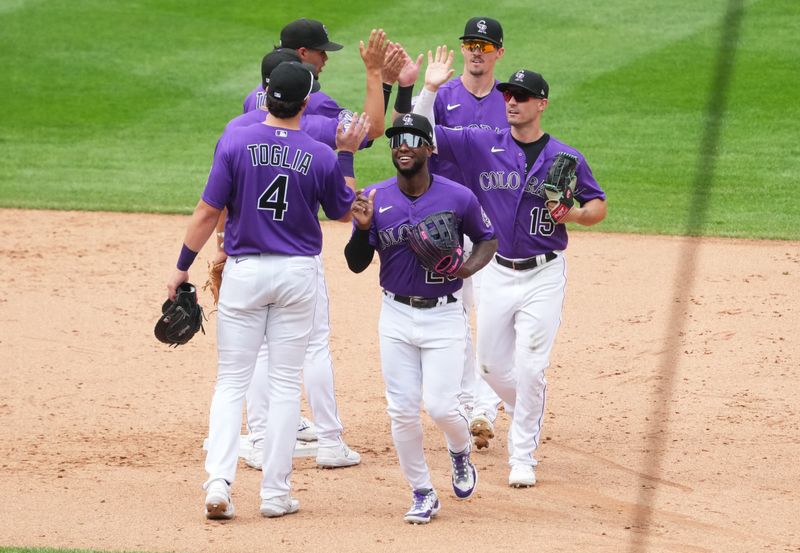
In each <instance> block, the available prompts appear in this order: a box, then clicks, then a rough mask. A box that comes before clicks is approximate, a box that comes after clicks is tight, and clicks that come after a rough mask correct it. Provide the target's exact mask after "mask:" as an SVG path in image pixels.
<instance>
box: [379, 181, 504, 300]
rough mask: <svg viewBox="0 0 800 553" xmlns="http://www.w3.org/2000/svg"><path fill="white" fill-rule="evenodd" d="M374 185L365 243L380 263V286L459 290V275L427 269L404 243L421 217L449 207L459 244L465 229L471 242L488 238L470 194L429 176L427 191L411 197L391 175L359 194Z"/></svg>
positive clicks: (413, 291)
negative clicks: (374, 250) (369, 222)
mask: <svg viewBox="0 0 800 553" xmlns="http://www.w3.org/2000/svg"><path fill="white" fill-rule="evenodd" d="M373 188H374V189H376V193H375V197H374V212H373V218H372V226H371V227H370V234H369V242H370V244H371V245H372V246H373V247H374V248H375V249H376V250H377V251H378V256H379V258H380V261H381V266H380V283H381V286H382V287H383V288H384V289H386V290H388V291H390V292H393V293H395V294H401V295H408V296H423V297H429V298H431V297H439V296H444V295H446V294H451V293H453V292H455V291H457V290H459V289H460V288H461V285H462V281H461V279H458V278H455V277H444V276H442V275H438V274H436V273H432V272H431V271H428V270H426V269H425V268H424V267H423V266H422V265H421V264H420V262H419V259H418V258H417V256H416V254H415V253H414V251H413V250H412V249H411V248H410V247H409V245H408V235H409V232H410V231H411V229H412V228H413V227H414V226H415V225H416V224H417V223H419V222H420V221H421V220H422V219H423V218H424V217H425V216H427V215H430V214H431V213H435V212H437V211H453V212H454V213H455V215H456V221H457V224H458V233H459V239H460V240H461V242H462V244H463V234H464V233H465V232H466V234H467V235H469V236H470V238H472V239H473V241H475V242H482V241H484V240H489V239H491V238H492V237H493V236H494V230H493V228H492V225H491V222H490V221H489V219H488V217H486V216H485V214H483V213H482V211H481V208H480V205H479V204H478V201H477V199H476V198H475V195H474V194H473V193H472V192H470V191H469V190H467V189H466V188H464V187H463V186H461V185H460V184H458V183H455V182H453V181H450V180H448V179H445V178H442V177H439V176H434V178H433V182H432V183H431V187H430V188H429V189H428V191H427V192H425V193H424V194H423V195H422V196H420V197H418V198H416V199H414V200H413V201H412V200H411V199H409V198H408V197H407V196H406V195H405V194H403V193H402V191H400V189H399V187H398V186H397V178H396V177H395V178H391V179H389V180H386V181H383V182H381V183H378V184H375V185H373V186H371V187H368V188H367V189H366V190H365V191H364V193H365V194H368V193H369V191H370V190H372V189H373Z"/></svg>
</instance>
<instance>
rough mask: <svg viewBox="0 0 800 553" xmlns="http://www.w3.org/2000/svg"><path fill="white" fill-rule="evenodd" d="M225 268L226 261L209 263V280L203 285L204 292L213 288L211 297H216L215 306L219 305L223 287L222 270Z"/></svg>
mask: <svg viewBox="0 0 800 553" xmlns="http://www.w3.org/2000/svg"><path fill="white" fill-rule="evenodd" d="M224 268H225V261H217V262H216V263H215V262H213V261H209V262H208V279H207V280H206V283H205V284H204V285H203V290H207V289H209V288H211V295H212V296H214V305H217V303H219V289H220V286H222V270H223V269H224Z"/></svg>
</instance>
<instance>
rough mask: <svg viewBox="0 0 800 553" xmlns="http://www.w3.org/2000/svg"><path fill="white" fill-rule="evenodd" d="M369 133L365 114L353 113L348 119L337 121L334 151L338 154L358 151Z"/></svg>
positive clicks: (367, 119) (367, 117)
mask: <svg viewBox="0 0 800 553" xmlns="http://www.w3.org/2000/svg"><path fill="white" fill-rule="evenodd" d="M367 132H369V116H368V115H367V114H366V113H362V114H361V115H359V114H358V113H353V116H352V117H351V118H349V120H348V119H343V120H342V121H339V126H338V127H337V128H336V149H337V150H339V151H340V152H353V153H355V152H356V150H358V148H359V146H361V143H362V142H364V138H366V136H367Z"/></svg>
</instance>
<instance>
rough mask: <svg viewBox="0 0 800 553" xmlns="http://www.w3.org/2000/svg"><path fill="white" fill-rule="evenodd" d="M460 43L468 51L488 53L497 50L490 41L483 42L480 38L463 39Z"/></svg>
mask: <svg viewBox="0 0 800 553" xmlns="http://www.w3.org/2000/svg"><path fill="white" fill-rule="evenodd" d="M461 45H462V46H464V48H466V49H467V50H469V51H470V52H480V53H482V54H488V53H489V52H494V51H495V50H497V46H495V45H494V44H492V43H491V42H484V41H482V40H465V41H464V42H462V43H461Z"/></svg>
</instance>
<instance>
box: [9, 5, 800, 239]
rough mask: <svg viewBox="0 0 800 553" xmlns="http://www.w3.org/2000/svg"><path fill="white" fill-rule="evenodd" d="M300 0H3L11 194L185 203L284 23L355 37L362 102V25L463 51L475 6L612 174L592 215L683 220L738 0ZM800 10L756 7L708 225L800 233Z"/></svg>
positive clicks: (14, 197) (351, 64)
mask: <svg viewBox="0 0 800 553" xmlns="http://www.w3.org/2000/svg"><path fill="white" fill-rule="evenodd" d="M305 5H306V6H308V9H306V10H305V11H304V12H303V13H300V12H298V11H297V10H296V9H295V8H293V7H287V6H276V5H275V4H274V3H269V4H263V3H262V4H258V3H253V2H244V1H232V2H227V3H224V4H223V3H219V2H211V1H208V0H197V1H195V2H184V1H179V0H173V1H167V0H142V1H139V2H136V3H131V2H115V1H107V0H103V1H100V0H72V1H66V0H64V1H55V0H42V1H36V2H33V1H25V0H0V26H1V27H2V29H3V32H2V33H0V74H2V75H3V76H4V80H5V86H4V87H0V105H2V106H3V111H2V117H0V147H2V156H0V206H4V207H24V208H48V209H86V210H120V211H143V212H174V213H188V212H190V211H191V210H192V209H193V207H194V205H195V203H196V202H197V199H198V197H199V193H200V191H201V189H202V187H203V185H204V183H205V177H206V175H207V173H208V169H209V164H210V160H211V154H212V150H213V147H214V143H215V142H216V139H217V137H218V135H219V133H220V131H221V130H222V128H223V126H224V125H225V123H226V122H227V121H228V120H229V119H231V118H232V117H234V116H236V115H237V114H238V113H239V112H240V111H241V101H242V99H243V97H244V96H245V95H246V94H247V93H248V92H249V91H250V90H251V89H252V88H253V87H254V86H255V85H256V84H257V82H258V81H259V78H260V76H259V66H260V65H259V64H260V59H261V56H262V55H263V54H264V53H265V52H266V51H267V50H268V49H269V48H270V47H271V45H272V44H273V43H274V42H276V41H277V37H278V33H279V29H280V27H281V26H282V25H283V24H284V23H285V22H286V21H289V20H291V19H294V18H296V17H299V16H304V15H307V16H313V17H315V18H317V19H320V20H323V21H324V22H325V23H326V24H327V26H328V29H329V31H330V34H331V38H332V39H333V40H336V41H338V42H342V43H344V44H345V45H346V48H345V49H344V50H342V51H341V52H335V53H332V54H331V57H330V61H329V62H328V65H327V66H326V68H325V71H324V72H323V74H322V76H321V82H322V84H323V86H324V88H325V89H326V90H327V91H328V92H329V93H330V94H331V95H332V96H333V97H334V98H336V99H337V100H338V101H339V103H340V104H342V105H345V106H347V107H351V108H353V109H356V110H359V109H360V106H361V103H362V100H363V68H362V65H361V60H360V58H359V56H358V50H357V43H358V40H359V39H361V38H366V37H367V35H368V32H369V30H370V28H372V27H376V26H382V27H384V28H385V29H386V30H387V31H388V32H389V34H390V37H391V38H392V39H395V40H399V41H400V42H402V43H403V44H404V45H405V46H406V47H407V48H408V49H409V50H410V52H411V53H412V54H416V53H418V52H422V51H425V50H427V49H428V48H430V47H433V46H435V45H436V44H437V43H446V44H448V45H449V46H451V47H455V46H457V45H458V40H457V37H458V36H459V35H460V32H461V30H463V25H464V21H465V20H466V18H467V17H468V16H470V15H473V14H479V13H485V14H486V15H490V16H493V17H496V18H498V19H500V20H501V21H502V23H503V25H504V27H505V34H506V46H507V54H506V56H505V58H504V59H503V60H501V62H500V63H499V71H498V73H499V76H500V77H501V78H506V77H507V76H508V75H509V74H511V73H512V72H513V71H515V70H516V69H518V68H520V67H527V68H531V69H535V70H537V71H540V72H541V73H543V74H544V75H545V77H546V78H547V79H548V80H549V82H550V84H551V103H550V107H549V109H548V111H547V113H546V116H545V128H546V130H548V131H549V132H551V134H553V135H555V136H557V137H559V138H561V139H562V140H564V141H566V142H569V143H572V144H573V145H575V146H576V147H578V148H579V149H581V150H582V151H583V152H584V154H585V155H586V156H587V158H588V160H589V161H590V163H591V165H592V167H593V169H594V172H595V175H596V176H597V178H598V180H599V181H600V183H601V185H603V186H604V188H605V189H606V191H607V193H608V196H609V217H608V219H607V220H606V221H605V222H603V223H602V224H601V225H600V226H598V227H596V228H598V229H599V230H605V231H630V232H643V233H669V234H683V233H685V232H686V224H687V212H688V210H691V209H692V208H693V206H692V201H691V199H692V194H693V186H694V184H695V181H694V175H695V174H696V172H697V170H698V159H699V148H700V146H699V145H700V141H701V137H702V134H703V130H704V123H705V110H706V107H707V101H708V98H709V88H710V86H711V83H712V73H713V70H714V67H715V61H716V56H717V48H718V42H719V36H720V33H721V24H722V21H723V18H724V10H725V7H726V5H727V2H726V1H724V0H707V1H705V2H701V3H698V2H695V1H693V0H665V1H661V2H656V1H655V0H649V1H646V2H645V3H644V4H642V3H631V2H627V1H623V0H609V1H608V2H603V3H600V4H598V3H597V2H591V1H589V0H575V1H569V2H554V1H549V2H536V3H531V2H529V1H528V0H514V1H504V2H502V3H498V4H497V5H496V6H491V8H492V9H488V10H487V9H486V8H487V7H488V6H487V5H486V4H485V3H465V2H455V1H447V2H439V3H437V4H435V5H432V3H429V2H419V1H409V2H404V3H398V4H392V5H379V4H375V3H372V2H366V1H363V0H351V1H350V2H348V3H347V4H346V10H344V9H342V8H343V7H342V5H341V4H339V3H330V2H307V3H306V4H305ZM500 5H502V7H500ZM223 6H224V7H223ZM798 16H800V4H798V2H796V0H762V1H755V0H751V1H747V2H745V15H744V19H743V27H742V31H741V36H740V41H739V44H738V49H737V50H736V52H735V62H736V65H735V68H734V72H733V77H732V87H731V89H730V94H729V96H728V100H729V103H728V107H729V109H728V111H727V112H726V116H725V119H724V121H723V127H722V133H721V143H720V147H719V151H718V160H717V164H716V169H717V170H716V173H715V176H714V178H713V179H712V180H711V181H710V182H707V183H704V184H703V186H705V187H707V189H708V194H709V204H708V205H709V210H708V214H707V218H706V219H705V225H704V226H703V227H702V230H701V232H702V233H705V234H710V235H719V236H739V237H762V238H779V239H798V238H800V224H798V223H800V199H798V196H797V189H798V186H797V185H798V183H799V182H800V155H798V150H799V149H800V146H798V141H797V140H796V138H797V136H798V132H797V130H796V127H797V123H796V121H797V120H798V119H800V105H798V102H797V101H796V98H797V93H796V91H795V89H794V87H793V86H792V85H791V83H792V82H793V81H795V80H796V75H797V72H798V70H800V42H798V41H797V40H794V39H793V38H792V37H793V34H792V33H793V31H792V22H793V21H797V20H798ZM457 62H458V63H457V67H458V68H459V69H460V65H461V60H460V56H459V57H457ZM356 170H357V177H358V179H359V183H360V184H361V185H366V184H368V183H370V182H373V181H375V180H379V179H383V178H386V177H387V176H389V175H391V174H392V173H393V168H392V166H391V163H390V161H389V155H388V152H387V149H386V143H385V141H384V140H379V141H377V142H376V144H375V146H374V147H373V148H372V149H371V150H370V151H367V152H363V153H361V154H359V155H358V156H357V165H356Z"/></svg>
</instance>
